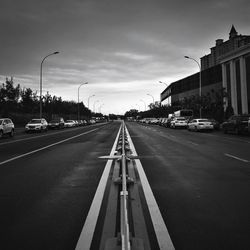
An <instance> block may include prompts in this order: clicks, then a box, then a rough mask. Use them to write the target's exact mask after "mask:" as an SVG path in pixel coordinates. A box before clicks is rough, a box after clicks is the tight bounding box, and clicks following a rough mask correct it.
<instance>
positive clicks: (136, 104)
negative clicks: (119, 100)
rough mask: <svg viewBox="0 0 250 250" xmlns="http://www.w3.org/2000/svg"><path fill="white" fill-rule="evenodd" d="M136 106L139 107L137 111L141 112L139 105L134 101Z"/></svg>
mask: <svg viewBox="0 0 250 250" xmlns="http://www.w3.org/2000/svg"><path fill="white" fill-rule="evenodd" d="M136 106H138V107H139V112H141V109H140V105H139V104H137V103H136Z"/></svg>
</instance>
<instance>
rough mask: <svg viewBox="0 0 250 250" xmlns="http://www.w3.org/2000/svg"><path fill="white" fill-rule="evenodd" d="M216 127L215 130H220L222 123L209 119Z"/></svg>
mask: <svg viewBox="0 0 250 250" xmlns="http://www.w3.org/2000/svg"><path fill="white" fill-rule="evenodd" d="M208 120H209V121H210V122H211V123H212V124H213V126H214V129H215V130H220V123H219V122H218V121H216V120H215V119H208Z"/></svg>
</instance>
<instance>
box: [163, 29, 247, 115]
mask: <svg viewBox="0 0 250 250" xmlns="http://www.w3.org/2000/svg"><path fill="white" fill-rule="evenodd" d="M200 64H201V90H202V91H201V93H202V95H206V94H208V93H210V92H214V91H215V92H219V91H222V90H223V92H224V93H225V95H224V97H223V99H224V100H223V101H224V102H223V103H224V110H226V109H227V108H228V107H230V108H231V107H232V108H233V111H234V114H245V113H249V112H250V36H246V35H238V32H237V31H236V29H235V27H234V26H232V28H231V30H230V33H229V40H227V41H225V42H224V41H223V40H222V39H217V40H216V46H215V47H212V48H211V53H210V54H209V55H205V56H203V57H202V58H201V63H200ZM192 95H199V72H198V73H196V74H193V75H191V76H188V77H186V78H184V79H181V80H179V81H176V82H173V83H171V84H170V85H169V86H168V87H167V88H166V89H165V90H164V91H163V92H162V93H161V102H162V103H163V104H166V103H167V104H170V105H171V104H174V103H175V102H177V101H180V100H182V99H183V98H188V97H189V96H192Z"/></svg>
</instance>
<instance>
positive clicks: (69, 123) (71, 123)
mask: <svg viewBox="0 0 250 250" xmlns="http://www.w3.org/2000/svg"><path fill="white" fill-rule="evenodd" d="M64 127H65V128H72V127H76V123H75V121H74V120H66V121H65V122H64Z"/></svg>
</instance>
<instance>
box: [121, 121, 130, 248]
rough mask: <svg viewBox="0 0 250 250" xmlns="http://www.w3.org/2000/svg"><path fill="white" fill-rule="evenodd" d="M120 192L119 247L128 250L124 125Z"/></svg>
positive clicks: (123, 126)
mask: <svg viewBox="0 0 250 250" xmlns="http://www.w3.org/2000/svg"><path fill="white" fill-rule="evenodd" d="M121 133H122V134H121V137H122V145H121V146H122V159H121V168H122V177H121V179H122V191H121V192H120V204H121V217H120V218H121V245H122V250H130V240H129V223H128V206H127V201H128V190H127V171H126V151H125V124H124V122H123V124H122V131H121Z"/></svg>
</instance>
